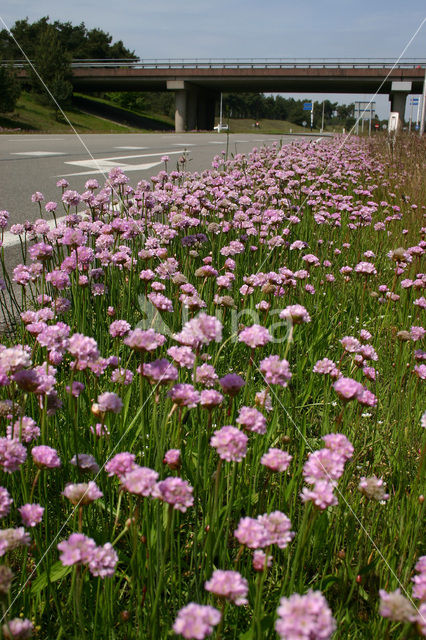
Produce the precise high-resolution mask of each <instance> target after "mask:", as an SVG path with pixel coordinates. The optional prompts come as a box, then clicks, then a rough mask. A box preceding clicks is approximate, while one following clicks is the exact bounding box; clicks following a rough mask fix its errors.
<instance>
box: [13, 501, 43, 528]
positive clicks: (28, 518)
mask: <svg viewBox="0 0 426 640" xmlns="http://www.w3.org/2000/svg"><path fill="white" fill-rule="evenodd" d="M18 511H19V513H20V514H21V518H22V522H23V524H24V526H25V527H35V526H36V525H37V524H39V523H40V522H41V521H42V518H43V513H44V507H41V506H40V505H39V504H24V505H23V506H22V507H19V509H18Z"/></svg>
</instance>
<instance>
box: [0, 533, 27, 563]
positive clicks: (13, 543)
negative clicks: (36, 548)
mask: <svg viewBox="0 0 426 640" xmlns="http://www.w3.org/2000/svg"><path fill="white" fill-rule="evenodd" d="M29 544H30V536H29V535H28V533H26V531H25V529H24V527H18V528H17V529H1V530H0V556H4V554H5V553H6V552H7V551H13V549H17V548H18V547H22V546H28V545H29Z"/></svg>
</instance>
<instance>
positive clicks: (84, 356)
mask: <svg viewBox="0 0 426 640" xmlns="http://www.w3.org/2000/svg"><path fill="white" fill-rule="evenodd" d="M68 351H69V352H70V354H71V355H72V356H73V357H74V358H75V359H76V368H77V369H78V370H81V371H82V370H84V369H86V368H87V367H88V366H89V363H91V362H95V361H96V360H97V359H98V358H99V351H98V345H97V344H96V340H94V339H93V338H89V337H87V336H85V335H83V334H82V333H74V335H72V336H71V338H70V340H69V344H68Z"/></svg>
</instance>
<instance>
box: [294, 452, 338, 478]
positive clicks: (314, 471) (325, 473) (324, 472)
mask: <svg viewBox="0 0 426 640" xmlns="http://www.w3.org/2000/svg"><path fill="white" fill-rule="evenodd" d="M344 463H345V458H344V457H343V456H342V455H341V454H340V453H338V452H337V451H333V450H331V449H320V450H319V451H314V452H313V453H310V454H309V456H308V459H307V461H306V462H305V465H304V467H303V477H304V478H305V481H306V482H308V483H309V484H315V483H316V482H317V481H318V480H326V481H327V482H330V483H331V484H334V483H335V481H336V480H338V479H339V478H340V476H341V475H342V473H343V468H344Z"/></svg>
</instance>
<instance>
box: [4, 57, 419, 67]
mask: <svg viewBox="0 0 426 640" xmlns="http://www.w3.org/2000/svg"><path fill="white" fill-rule="evenodd" d="M3 64H11V65H13V66H14V67H16V68H25V67H27V66H28V62H27V61H26V60H9V61H7V60H5V61H3ZM71 67H72V68H73V69H85V68H117V67H119V68H125V69H306V68H308V69H392V68H395V69H415V68H420V69H425V68H426V59H423V58H422V59H419V58H404V59H401V60H400V61H399V62H398V63H395V60H393V59H392V58H355V59H353V58H235V59H232V60H231V59H225V58H194V59H185V58H182V59H176V58H175V59H171V58H169V59H167V58H163V59H151V58H147V59H137V60H133V59H105V60H101V59H92V60H86V59H84V60H80V59H75V60H72V62H71Z"/></svg>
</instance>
